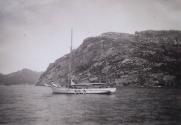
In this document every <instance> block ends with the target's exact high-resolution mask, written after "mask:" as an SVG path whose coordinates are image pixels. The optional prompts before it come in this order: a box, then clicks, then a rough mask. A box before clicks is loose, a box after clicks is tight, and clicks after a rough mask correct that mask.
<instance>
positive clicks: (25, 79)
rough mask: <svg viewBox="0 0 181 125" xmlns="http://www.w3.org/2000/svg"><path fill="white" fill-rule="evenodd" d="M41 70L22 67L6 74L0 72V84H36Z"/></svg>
mask: <svg viewBox="0 0 181 125" xmlns="http://www.w3.org/2000/svg"><path fill="white" fill-rule="evenodd" d="M41 74H42V73H41V72H35V71H32V70H29V69H23V70H20V71H17V72H13V73H10V74H7V75H3V74H0V84H3V85H19V84H36V82H37V81H38V79H39V77H40V75H41Z"/></svg>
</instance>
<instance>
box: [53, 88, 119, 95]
mask: <svg viewBox="0 0 181 125" xmlns="http://www.w3.org/2000/svg"><path fill="white" fill-rule="evenodd" d="M51 88H52V91H53V93H54V94H111V93H114V92H116V88H87V89H83V88H82V89H76V88H62V87H51Z"/></svg>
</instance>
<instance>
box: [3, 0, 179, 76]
mask: <svg viewBox="0 0 181 125" xmlns="http://www.w3.org/2000/svg"><path fill="white" fill-rule="evenodd" d="M180 22H181V0H0V72H1V73H4V74H7V73H11V72H15V71H17V70H21V69H23V68H29V69H32V70H35V71H45V70H46V68H47V67H48V65H49V63H53V62H54V61H55V60H56V59H58V58H60V57H62V56H63V55H65V54H67V53H68V52H69V48H70V30H71V28H73V31H74V34H73V48H77V47H78V46H79V45H80V44H81V43H82V42H83V39H85V38H86V37H91V36H98V35H100V34H101V33H104V32H124V33H134V32H135V31H142V30H149V29H153V30H170V29H175V30H181V23H180Z"/></svg>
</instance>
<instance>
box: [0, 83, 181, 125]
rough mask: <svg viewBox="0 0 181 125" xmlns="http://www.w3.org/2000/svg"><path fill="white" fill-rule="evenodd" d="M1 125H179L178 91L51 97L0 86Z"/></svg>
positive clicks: (138, 90)
mask: <svg viewBox="0 0 181 125" xmlns="http://www.w3.org/2000/svg"><path fill="white" fill-rule="evenodd" d="M0 124H2V125H160V124H164V125H177V124H178V125H180V124H181V91H180V90H179V89H163V88H162V89H146V88H120V89H118V92H117V93H116V94H114V95H53V94H52V93H51V89H50V88H46V87H37V86H30V85H18V86H0Z"/></svg>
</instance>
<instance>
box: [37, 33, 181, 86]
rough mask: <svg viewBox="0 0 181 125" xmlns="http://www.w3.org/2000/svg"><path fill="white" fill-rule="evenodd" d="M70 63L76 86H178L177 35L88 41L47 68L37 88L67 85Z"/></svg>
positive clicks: (180, 43) (180, 57)
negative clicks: (84, 83)
mask: <svg viewBox="0 0 181 125" xmlns="http://www.w3.org/2000/svg"><path fill="white" fill-rule="evenodd" d="M71 56H72V58H70V57H71ZM70 60H71V61H70ZM70 62H72V74H73V76H74V80H75V81H77V82H106V83H108V84H116V85H118V86H125V85H129V86H179V85H180V82H181V31H174V30H170V31H152V30H149V31H142V32H136V33H135V34H126V33H114V32H109V33H103V34H101V35H100V36H97V37H89V38H87V39H85V40H84V42H83V43H82V45H80V47H79V48H77V49H76V50H74V51H73V52H72V53H71V55H70V54H67V55H65V56H63V57H61V58H59V59H57V60H56V61H55V62H54V63H52V64H50V65H49V67H48V68H47V70H46V72H44V73H43V74H42V75H41V77H40V79H39V81H38V83H37V85H43V84H45V83H47V84H48V83H50V82H51V81H54V82H56V83H57V84H61V85H67V84H68V77H67V76H68V74H69V63H70Z"/></svg>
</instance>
